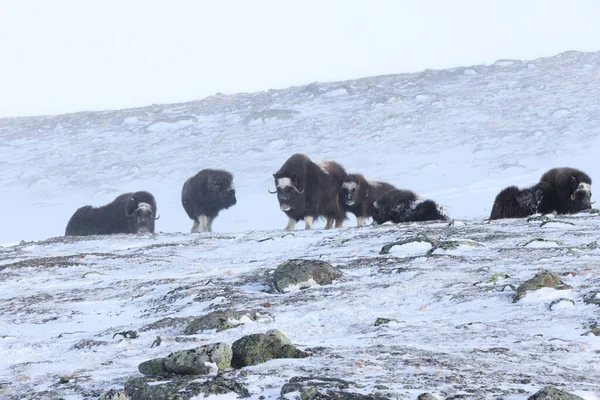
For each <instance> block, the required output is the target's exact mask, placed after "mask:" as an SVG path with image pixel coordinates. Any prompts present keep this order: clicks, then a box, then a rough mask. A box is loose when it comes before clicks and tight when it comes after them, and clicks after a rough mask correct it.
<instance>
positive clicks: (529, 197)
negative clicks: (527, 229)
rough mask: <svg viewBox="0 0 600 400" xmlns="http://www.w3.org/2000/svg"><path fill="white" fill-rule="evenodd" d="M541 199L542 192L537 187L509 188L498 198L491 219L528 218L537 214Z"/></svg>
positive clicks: (499, 194)
mask: <svg viewBox="0 0 600 400" xmlns="http://www.w3.org/2000/svg"><path fill="white" fill-rule="evenodd" d="M540 199H541V191H539V190H537V188H535V187H533V188H526V189H519V188H518V187H516V186H509V187H507V188H505V189H503V190H502V191H501V192H500V193H498V195H497V196H496V199H495V200H494V205H493V206H492V212H491V213H490V218H489V219H491V220H495V219H502V218H524V217H528V216H530V215H532V214H535V213H536V212H537V210H538V205H539V202H540Z"/></svg>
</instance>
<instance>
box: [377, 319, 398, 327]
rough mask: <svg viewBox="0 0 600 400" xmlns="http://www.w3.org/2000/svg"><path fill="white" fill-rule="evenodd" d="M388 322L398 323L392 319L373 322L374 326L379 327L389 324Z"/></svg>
mask: <svg viewBox="0 0 600 400" xmlns="http://www.w3.org/2000/svg"><path fill="white" fill-rule="evenodd" d="M390 322H400V321H398V320H397V319H394V318H381V317H379V318H377V319H376V320H375V326H379V325H385V324H389V323H390Z"/></svg>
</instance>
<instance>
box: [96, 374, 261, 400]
mask: <svg viewBox="0 0 600 400" xmlns="http://www.w3.org/2000/svg"><path fill="white" fill-rule="evenodd" d="M124 392H125V395H126V396H128V397H125V398H123V399H121V398H114V399H107V400H189V399H192V398H198V397H207V396H209V395H218V394H227V393H236V394H237V395H238V397H239V398H243V397H248V396H249V395H250V394H249V392H248V389H246V387H245V386H244V385H242V384H241V383H238V382H236V381H234V380H232V379H226V378H223V377H220V376H216V377H214V378H212V379H208V380H206V381H204V382H201V381H198V379H197V378H196V377H190V378H184V377H174V378H173V379H171V380H169V381H168V382H164V381H163V380H162V378H148V377H147V378H135V379H131V380H129V381H127V382H126V383H125V391H124Z"/></svg>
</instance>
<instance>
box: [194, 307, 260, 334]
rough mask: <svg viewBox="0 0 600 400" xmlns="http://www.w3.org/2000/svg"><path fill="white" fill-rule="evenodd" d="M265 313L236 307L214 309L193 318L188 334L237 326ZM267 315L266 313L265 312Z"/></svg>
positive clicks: (254, 319)
mask: <svg viewBox="0 0 600 400" xmlns="http://www.w3.org/2000/svg"><path fill="white" fill-rule="evenodd" d="M262 315H263V314H260V312H259V311H257V310H247V311H236V310H234V309H230V310H224V311H213V312H211V313H208V314H206V315H204V316H202V317H200V318H196V319H195V320H193V321H192V322H191V323H190V324H189V325H188V326H187V328H185V334H186V335H193V334H195V333H198V332H202V331H206V330H212V329H216V331H217V332H220V331H224V330H226V329H231V328H235V327H236V326H238V325H242V324H244V323H245V322H246V321H257V320H258V319H259V318H260V317H261V316H262ZM265 315H266V314H265Z"/></svg>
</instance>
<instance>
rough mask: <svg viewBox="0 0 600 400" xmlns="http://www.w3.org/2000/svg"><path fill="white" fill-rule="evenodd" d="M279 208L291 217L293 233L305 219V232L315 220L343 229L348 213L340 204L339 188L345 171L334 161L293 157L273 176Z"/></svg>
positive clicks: (297, 155)
mask: <svg viewBox="0 0 600 400" xmlns="http://www.w3.org/2000/svg"><path fill="white" fill-rule="evenodd" d="M273 178H274V179H275V187H276V188H277V190H276V191H274V192H271V191H269V192H270V193H273V194H274V193H277V200H278V201H279V208H280V209H281V210H282V211H283V212H284V213H285V214H286V215H287V216H288V218H289V220H288V224H287V226H286V227H285V229H286V230H293V229H294V228H295V227H296V223H297V222H298V221H300V220H302V219H303V220H304V227H305V229H311V228H312V224H313V221H314V220H315V219H317V218H319V217H325V218H327V223H326V225H325V229H330V228H331V227H332V226H333V225H334V222H335V227H336V228H340V227H341V226H342V221H343V220H344V219H345V218H346V212H345V211H344V208H343V207H342V204H341V202H340V196H339V193H340V189H341V187H342V183H343V182H344V179H346V171H345V170H344V168H343V167H342V166H341V165H339V164H338V163H336V162H333V161H322V162H320V163H318V164H317V163H314V162H313V161H311V160H310V159H309V158H308V157H307V156H306V155H304V154H294V155H292V156H291V157H290V158H288V160H287V161H286V162H285V163H284V164H283V166H282V167H281V168H280V169H279V171H277V172H276V173H274V174H273Z"/></svg>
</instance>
